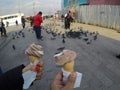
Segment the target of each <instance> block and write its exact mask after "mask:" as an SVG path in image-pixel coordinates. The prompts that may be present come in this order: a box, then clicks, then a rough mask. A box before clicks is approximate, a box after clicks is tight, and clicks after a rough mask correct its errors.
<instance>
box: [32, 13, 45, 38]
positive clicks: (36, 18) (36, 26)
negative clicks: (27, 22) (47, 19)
mask: <svg viewBox="0 0 120 90" xmlns="http://www.w3.org/2000/svg"><path fill="white" fill-rule="evenodd" d="M42 22H43V19H42V12H41V11H40V12H39V13H38V14H37V15H35V16H34V19H33V28H34V30H35V34H36V38H37V39H42V36H41V23H42Z"/></svg>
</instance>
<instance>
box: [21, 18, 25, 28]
mask: <svg viewBox="0 0 120 90" xmlns="http://www.w3.org/2000/svg"><path fill="white" fill-rule="evenodd" d="M21 22H22V27H23V29H24V28H25V22H26V20H25V18H24V16H22V17H21Z"/></svg>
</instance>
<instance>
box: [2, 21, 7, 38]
mask: <svg viewBox="0 0 120 90" xmlns="http://www.w3.org/2000/svg"><path fill="white" fill-rule="evenodd" d="M0 31H1V37H2V36H3V34H4V36H5V37H7V34H6V29H5V24H4V23H3V20H2V19H1V21H0Z"/></svg>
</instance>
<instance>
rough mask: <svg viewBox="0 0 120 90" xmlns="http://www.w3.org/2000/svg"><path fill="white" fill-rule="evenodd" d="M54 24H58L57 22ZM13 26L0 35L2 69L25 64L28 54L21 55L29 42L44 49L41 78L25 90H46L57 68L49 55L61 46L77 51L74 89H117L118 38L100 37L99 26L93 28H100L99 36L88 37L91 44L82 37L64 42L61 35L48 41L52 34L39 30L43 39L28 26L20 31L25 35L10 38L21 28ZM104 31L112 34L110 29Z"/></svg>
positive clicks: (119, 76) (119, 85)
mask: <svg viewBox="0 0 120 90" xmlns="http://www.w3.org/2000/svg"><path fill="white" fill-rule="evenodd" d="M56 23H60V25H61V24H62V23H61V22H56ZM73 26H74V25H73ZM79 26H82V27H83V26H85V27H83V28H87V25H83V24H80V25H79ZM15 27H16V26H13V27H9V29H7V30H9V31H12V32H9V31H8V32H9V34H8V37H7V38H0V39H1V40H0V42H2V41H3V40H5V42H4V43H1V44H0V45H2V47H1V46H0V66H1V67H2V69H3V71H4V72H5V71H7V70H9V69H11V68H13V67H15V66H17V65H20V64H25V65H27V64H29V60H28V57H27V56H26V55H25V53H24V51H25V49H26V48H27V47H28V46H29V45H30V44H31V43H33V42H34V43H37V44H40V45H42V46H43V49H44V52H45V55H44V56H43V58H42V60H43V62H44V64H45V66H44V74H43V76H42V79H41V80H38V81H35V82H34V84H33V86H31V87H30V88H29V90H50V82H51V80H52V79H53V77H54V76H55V75H56V73H57V72H58V71H60V70H61V67H57V66H56V65H55V62H54V57H53V55H54V53H55V52H56V50H57V48H60V47H63V46H64V47H65V48H67V49H72V50H74V51H76V52H77V58H76V61H75V71H78V72H81V73H83V77H82V82H81V86H80V87H79V88H76V89H75V90H119V89H120V60H119V59H117V58H116V57H115V56H116V55H117V54H119V53H120V41H118V40H117V39H116V40H115V39H114V38H112V39H111V38H108V37H105V36H101V35H102V33H101V32H104V30H103V28H100V27H96V26H95V27H96V30H102V31H101V32H99V33H100V34H101V35H99V36H98V39H97V40H95V41H94V40H92V43H91V44H89V45H88V44H86V42H85V41H84V40H83V39H77V38H76V39H73V38H65V41H66V42H65V43H64V44H63V43H62V38H61V36H57V37H56V39H55V40H51V37H52V35H51V34H47V33H46V32H45V31H44V30H43V31H42V35H43V36H44V40H43V41H41V40H37V39H36V37H35V33H34V32H33V30H31V29H30V28H29V27H27V28H25V29H24V30H23V32H24V33H25V37H22V36H19V38H17V37H16V38H15V39H12V34H15V32H19V30H21V28H22V27H21V26H20V27H21V28H15ZM57 27H58V30H61V29H63V28H62V27H61V26H59V25H58V26H57ZM88 27H90V26H88ZM92 27H94V26H91V28H92ZM55 28H56V27H55ZM73 28H74V27H73ZM75 28H77V26H75ZM10 29H11V30H10ZM29 30H30V31H29ZM63 30H64V29H63ZM85 30H86V29H85ZM88 30H89V29H88ZM92 30H93V29H92ZM96 30H95V31H96ZM106 31H107V32H109V33H111V32H112V33H116V32H114V30H113V31H109V30H106ZM109 33H107V34H109ZM112 33H111V34H112ZM111 34H109V35H111ZM109 35H108V36H109ZM113 35H114V34H113ZM115 35H116V36H117V35H118V37H117V38H119V34H115ZM115 38H116V37H115ZM119 39H120V38H119ZM12 45H15V46H16V50H13V48H12Z"/></svg>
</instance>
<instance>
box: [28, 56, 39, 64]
mask: <svg viewBox="0 0 120 90" xmlns="http://www.w3.org/2000/svg"><path fill="white" fill-rule="evenodd" d="M28 57H29V60H30V62H31V63H34V62H35V60H39V58H38V57H34V56H28Z"/></svg>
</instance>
